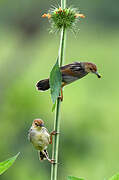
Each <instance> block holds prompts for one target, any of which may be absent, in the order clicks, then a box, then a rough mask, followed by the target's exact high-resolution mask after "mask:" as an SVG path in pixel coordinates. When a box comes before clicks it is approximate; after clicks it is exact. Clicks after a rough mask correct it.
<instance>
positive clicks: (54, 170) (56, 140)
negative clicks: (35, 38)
mask: <svg viewBox="0 0 119 180" xmlns="http://www.w3.org/2000/svg"><path fill="white" fill-rule="evenodd" d="M65 7H66V0H61V8H65ZM65 31H66V30H65V27H64V28H62V30H61V38H60V47H59V65H60V66H62V65H63V63H64V51H65ZM60 105H61V100H60V99H57V106H56V114H55V120H54V130H55V131H56V132H60ZM58 152H59V134H57V135H56V136H55V137H54V141H53V150H52V159H54V160H55V162H56V163H55V164H52V165H51V180H57V170H58Z"/></svg>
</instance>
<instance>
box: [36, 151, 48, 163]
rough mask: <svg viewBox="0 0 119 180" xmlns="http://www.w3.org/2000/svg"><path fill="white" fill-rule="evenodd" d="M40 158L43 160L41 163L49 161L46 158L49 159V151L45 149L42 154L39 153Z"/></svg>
mask: <svg viewBox="0 0 119 180" xmlns="http://www.w3.org/2000/svg"><path fill="white" fill-rule="evenodd" d="M38 156H39V160H41V161H43V160H45V159H47V158H46V156H47V157H48V152H47V150H46V149H44V151H43V152H42V151H38Z"/></svg>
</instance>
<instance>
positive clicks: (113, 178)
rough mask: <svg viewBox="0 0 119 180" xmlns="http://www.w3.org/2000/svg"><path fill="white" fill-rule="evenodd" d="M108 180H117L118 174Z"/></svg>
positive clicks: (118, 179)
mask: <svg viewBox="0 0 119 180" xmlns="http://www.w3.org/2000/svg"><path fill="white" fill-rule="evenodd" d="M109 180H119V173H118V174H115V175H114V176H112V177H111V178H109Z"/></svg>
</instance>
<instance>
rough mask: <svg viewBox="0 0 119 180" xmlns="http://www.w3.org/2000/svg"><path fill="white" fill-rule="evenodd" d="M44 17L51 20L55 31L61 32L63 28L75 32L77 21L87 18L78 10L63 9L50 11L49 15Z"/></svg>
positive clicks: (52, 28)
mask: <svg viewBox="0 0 119 180" xmlns="http://www.w3.org/2000/svg"><path fill="white" fill-rule="evenodd" d="M42 17H43V18H45V17H47V18H48V19H49V22H50V23H51V30H53V31H57V30H60V29H61V28H62V27H65V28H69V29H73V30H74V29H75V25H76V23H77V21H78V20H80V19H81V18H85V16H84V15H83V14H79V12H78V10H77V9H73V8H65V9H62V8H61V7H59V8H55V9H52V10H50V11H49V13H48V14H43V15H42Z"/></svg>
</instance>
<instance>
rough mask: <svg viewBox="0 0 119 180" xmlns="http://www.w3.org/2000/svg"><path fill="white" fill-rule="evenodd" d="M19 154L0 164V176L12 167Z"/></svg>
mask: <svg viewBox="0 0 119 180" xmlns="http://www.w3.org/2000/svg"><path fill="white" fill-rule="evenodd" d="M19 154H20V153H18V154H17V155H16V156H14V157H12V158H10V159H7V160H6V161H3V162H0V175H1V174H2V173H4V172H5V171H6V170H7V169H8V168H9V167H11V166H12V164H13V163H14V161H15V160H16V158H17V157H18V155H19Z"/></svg>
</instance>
